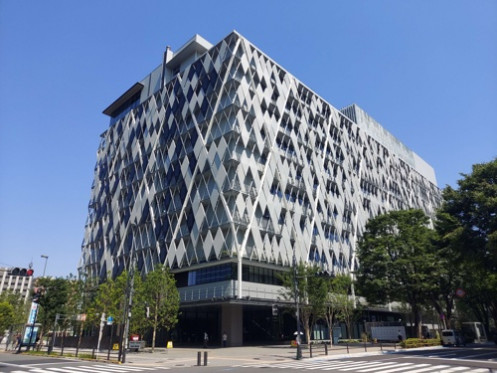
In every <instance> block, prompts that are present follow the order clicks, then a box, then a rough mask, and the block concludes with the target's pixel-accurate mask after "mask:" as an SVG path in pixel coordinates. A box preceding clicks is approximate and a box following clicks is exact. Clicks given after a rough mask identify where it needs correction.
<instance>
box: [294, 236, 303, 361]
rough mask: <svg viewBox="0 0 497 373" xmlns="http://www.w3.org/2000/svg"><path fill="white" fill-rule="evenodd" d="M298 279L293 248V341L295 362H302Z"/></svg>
mask: <svg viewBox="0 0 497 373" xmlns="http://www.w3.org/2000/svg"><path fill="white" fill-rule="evenodd" d="M297 281H298V279H297V257H296V255H295V246H294V248H293V290H294V297H295V308H296V317H297V337H296V338H295V341H296V342H297V356H296V359H297V360H302V350H301V348H300V334H301V333H302V332H301V330H300V307H299V303H300V299H299V290H298V282H297Z"/></svg>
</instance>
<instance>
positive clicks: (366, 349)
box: [364, 342, 368, 352]
mask: <svg viewBox="0 0 497 373" xmlns="http://www.w3.org/2000/svg"><path fill="white" fill-rule="evenodd" d="M364 351H365V352H368V348H367V346H366V342H364Z"/></svg>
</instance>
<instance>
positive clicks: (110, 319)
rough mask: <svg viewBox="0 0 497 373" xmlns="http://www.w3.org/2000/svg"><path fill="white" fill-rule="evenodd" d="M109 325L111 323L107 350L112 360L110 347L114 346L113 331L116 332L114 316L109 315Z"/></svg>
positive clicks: (108, 358) (108, 356)
mask: <svg viewBox="0 0 497 373" xmlns="http://www.w3.org/2000/svg"><path fill="white" fill-rule="evenodd" d="M107 325H110V337H109V351H107V360H110V349H111V348H112V333H113V332H114V318H113V317H112V316H109V317H107Z"/></svg>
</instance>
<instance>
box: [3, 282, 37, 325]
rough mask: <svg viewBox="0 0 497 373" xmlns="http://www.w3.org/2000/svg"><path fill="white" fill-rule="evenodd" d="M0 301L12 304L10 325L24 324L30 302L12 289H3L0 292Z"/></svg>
mask: <svg viewBox="0 0 497 373" xmlns="http://www.w3.org/2000/svg"><path fill="white" fill-rule="evenodd" d="M0 302H2V303H7V304H9V305H10V306H12V310H13V318H12V319H11V325H18V324H24V323H25V322H26V320H27V318H28V312H29V308H30V304H31V302H29V301H27V302H25V301H24V298H23V297H22V296H21V294H20V293H16V292H14V291H12V290H6V291H3V292H2V294H0ZM9 308H10V307H9ZM9 326H10V325H9ZM0 331H2V330H0Z"/></svg>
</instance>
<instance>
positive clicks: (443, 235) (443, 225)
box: [430, 211, 465, 329]
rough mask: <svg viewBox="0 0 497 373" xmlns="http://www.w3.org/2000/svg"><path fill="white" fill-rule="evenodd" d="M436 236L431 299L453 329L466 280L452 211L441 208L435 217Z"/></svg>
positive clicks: (440, 314) (443, 319)
mask: <svg viewBox="0 0 497 373" xmlns="http://www.w3.org/2000/svg"><path fill="white" fill-rule="evenodd" d="M435 230H436V234H437V236H436V240H435V245H434V246H433V249H434V253H433V254H434V256H435V258H436V259H435V260H436V263H437V270H436V271H434V272H433V279H434V281H433V283H432V285H433V287H432V289H431V291H430V301H431V304H432V306H433V308H434V309H435V311H436V312H437V314H438V315H439V317H440V319H441V321H442V324H443V326H444V329H450V328H451V324H452V318H453V312H454V309H455V308H454V306H455V301H456V294H457V291H456V290H457V289H458V288H460V287H462V284H463V282H464V278H463V271H464V267H465V263H464V258H463V256H462V255H461V253H462V251H463V248H462V247H461V245H462V242H461V241H460V240H459V232H460V230H459V228H458V223H457V221H456V220H455V219H454V217H452V216H451V215H449V214H447V213H444V212H442V211H438V212H437V218H436V220H435Z"/></svg>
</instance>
